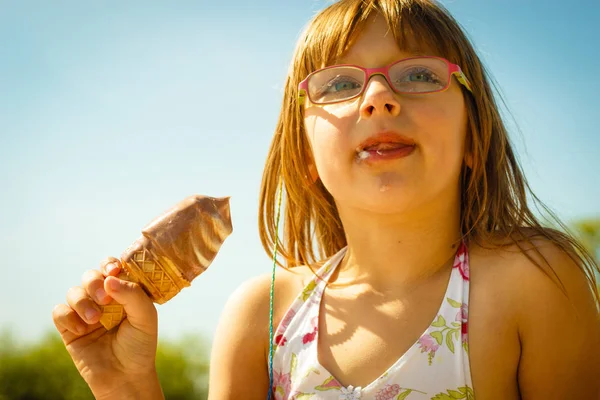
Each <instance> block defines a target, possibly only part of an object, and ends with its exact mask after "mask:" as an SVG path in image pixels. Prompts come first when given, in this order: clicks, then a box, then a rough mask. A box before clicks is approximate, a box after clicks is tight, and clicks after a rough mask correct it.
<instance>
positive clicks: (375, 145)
mask: <svg viewBox="0 0 600 400" xmlns="http://www.w3.org/2000/svg"><path fill="white" fill-rule="evenodd" d="M415 145H416V143H415V142H414V140H412V139H409V138H407V137H406V136H402V135H400V134H399V133H396V132H392V131H385V132H380V133H377V134H375V135H373V136H371V137H369V138H368V139H367V140H365V141H363V142H362V143H361V144H360V145H359V146H358V147H357V148H356V151H357V153H360V152H361V151H385V150H397V149H401V148H404V147H414V146H415Z"/></svg>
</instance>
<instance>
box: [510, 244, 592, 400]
mask: <svg viewBox="0 0 600 400" xmlns="http://www.w3.org/2000/svg"><path fill="white" fill-rule="evenodd" d="M537 243H538V244H540V243H539V242H537ZM540 251H541V252H542V254H543V255H544V256H545V257H546V259H547V260H548V261H549V263H550V265H551V266H552V268H553V269H554V270H555V271H556V273H557V275H558V277H559V278H560V280H561V281H562V283H563V284H564V286H565V290H566V296H565V294H564V293H563V291H561V289H560V288H559V286H557V284H556V283H554V282H552V281H551V280H550V278H549V277H547V276H546V275H545V274H544V273H543V272H542V271H541V270H540V269H539V268H538V267H536V266H535V265H533V264H531V262H530V261H525V262H524V264H526V265H523V272H522V275H521V276H520V277H519V278H520V279H519V282H518V283H516V284H517V285H518V286H519V287H520V289H521V290H520V293H521V295H520V297H521V302H522V307H520V310H519V312H518V316H519V335H520V339H521V347H522V350H521V359H520V362H519V372H518V380H519V389H520V392H521V396H522V399H523V400H541V399H598V398H600V376H599V375H598V373H599V371H600V318H599V315H598V311H597V308H596V305H595V302H594V298H593V294H592V290H591V289H590V288H589V286H588V283H587V280H586V279H585V277H584V275H583V273H582V272H581V271H580V270H579V268H578V267H577V266H576V265H575V264H574V262H573V261H572V260H571V259H570V258H569V257H568V256H567V255H566V254H564V253H563V252H561V251H559V249H557V248H556V247H555V246H553V245H550V244H548V243H542V244H541V247H540ZM530 254H531V255H532V256H534V254H533V253H530ZM534 257H536V259H537V260H538V261H539V262H540V263H542V265H543V260H542V259H541V258H539V256H534ZM548 271H549V270H548ZM549 272H550V275H551V276H552V272H551V271H549Z"/></svg>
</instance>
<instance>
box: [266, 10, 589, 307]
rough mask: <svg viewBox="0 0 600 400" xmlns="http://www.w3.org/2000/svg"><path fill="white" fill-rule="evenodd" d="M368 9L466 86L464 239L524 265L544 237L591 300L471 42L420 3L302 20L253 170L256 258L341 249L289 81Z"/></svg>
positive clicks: (339, 42) (443, 14)
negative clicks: (258, 173)
mask: <svg viewBox="0 0 600 400" xmlns="http://www.w3.org/2000/svg"><path fill="white" fill-rule="evenodd" d="M375 13H377V14H379V15H380V16H382V17H383V18H384V19H385V20H386V22H387V24H388V26H389V28H390V30H391V32H392V33H393V34H394V37H395V39H396V41H397V42H398V45H399V47H400V48H401V49H403V50H406V51H408V52H415V51H418V50H419V49H424V48H425V49H428V50H430V51H433V52H434V53H435V54H436V55H439V56H442V57H444V58H447V59H448V60H449V61H451V62H453V63H456V64H458V65H460V67H461V68H462V70H463V71H464V72H465V74H466V76H467V77H468V78H469V80H470V82H471V84H472V87H473V93H472V94H471V93H468V91H466V89H465V88H464V87H462V86H461V88H462V90H463V95H464V98H465V104H466V107H467V114H468V132H467V143H466V149H467V150H468V151H469V153H470V154H471V156H472V165H471V166H470V167H467V166H466V165H463V171H462V178H461V185H462V201H461V210H460V212H461V216H460V217H461V219H460V220H461V231H462V234H463V236H464V239H465V240H467V241H475V242H476V243H478V244H480V245H486V244H491V243H497V242H498V238H500V239H501V241H503V242H504V243H505V244H504V245H510V244H511V243H513V244H516V245H517V246H518V247H519V249H520V250H521V251H523V252H524V253H525V254H526V255H527V257H529V258H530V259H532V258H531V256H530V255H529V254H528V253H526V252H525V249H524V248H523V245H522V243H523V241H524V242H526V243H527V242H528V243H530V244H533V243H532V241H531V240H532V238H534V237H536V236H541V237H544V238H546V239H548V240H550V241H551V242H553V243H554V244H556V245H557V246H558V247H559V248H560V249H562V250H563V251H564V252H566V253H567V254H568V255H569V256H570V257H571V258H572V259H573V260H574V261H576V262H577V265H578V266H579V267H580V268H582V270H583V271H584V273H585V274H586V277H587V278H588V280H589V282H590V285H591V286H592V287H593V291H594V294H595V296H596V300H597V301H600V296H599V294H598V292H597V290H596V281H595V277H594V272H595V271H596V272H597V271H598V270H599V268H598V265H597V264H596V263H595V261H594V260H593V258H592V257H591V256H590V255H589V253H587V252H586V250H585V249H584V247H583V246H582V245H581V244H580V243H579V242H578V241H577V240H575V239H574V237H573V236H572V235H570V234H568V233H565V232H566V231H567V230H566V228H565V227H564V225H563V224H562V223H561V222H560V221H559V220H558V218H556V216H555V215H554V214H553V213H552V212H551V211H550V210H548V208H547V207H545V206H544V205H543V204H542V203H541V202H540V201H539V199H537V197H535V195H533V193H532V192H531V189H530V187H529V186H528V184H527V181H526V179H525V177H524V176H523V172H522V171H521V168H520V166H519V163H518V160H517V158H516V156H515V153H514V152H513V149H512V147H511V144H510V142H509V138H508V133H507V129H506V127H505V125H504V123H503V121H502V118H501V116H500V112H499V108H498V106H497V103H496V100H495V98H494V94H493V91H492V86H491V85H490V79H489V78H488V74H487V72H486V70H485V68H484V66H483V64H482V62H481V61H480V59H479V57H478V56H477V54H476V52H475V50H474V48H473V46H472V45H471V43H470V42H469V40H468V39H467V37H466V35H465V34H464V32H463V30H462V29H461V27H460V25H459V24H458V22H457V21H456V20H454V18H453V17H452V16H451V15H450V13H449V12H448V11H447V10H446V9H445V8H444V7H442V6H441V5H440V4H438V3H436V2H434V1H428V0H340V1H338V2H336V3H333V4H332V5H330V6H329V7H327V8H326V9H324V10H322V11H321V12H320V13H319V14H318V15H316V16H315V17H314V18H313V20H312V21H311V22H310V23H309V25H308V27H307V29H306V31H305V32H304V34H303V36H302V37H301V39H300V41H299V42H298V46H297V48H296V51H295V54H294V57H293V60H292V64H291V67H290V71H289V74H288V77H287V80H286V84H285V91H284V96H283V104H282V108H281V113H280V116H279V121H278V123H277V128H276V130H275V135H274V137H273V141H272V143H271V148H270V150H269V155H268V158H267V161H266V166H265V170H264V174H263V180H262V186H261V192H260V209H259V230H260V237H261V241H262V244H263V247H264V248H265V250H266V252H267V253H268V254H269V255H270V256H271V257H272V256H273V248H274V244H275V241H277V249H278V251H277V252H278V257H279V258H280V259H283V261H284V264H285V265H284V264H282V263H280V262H278V264H279V265H281V266H284V267H288V268H289V267H294V266H298V265H309V266H310V265H314V264H315V262H317V261H318V260H323V259H325V258H327V257H330V256H332V255H333V254H335V253H336V252H337V251H339V250H340V249H341V248H342V247H344V246H345V245H346V239H345V236H344V231H343V228H342V223H341V221H340V217H339V215H338V212H337V209H336V206H335V203H334V201H333V198H332V197H331V195H330V194H329V192H328V191H327V189H326V188H325V187H324V186H323V185H322V183H321V182H320V180H318V181H317V182H315V183H312V182H311V180H310V178H309V177H310V171H309V169H308V165H310V163H311V162H312V159H311V150H310V144H309V143H308V141H307V138H306V135H305V132H304V126H303V108H302V107H300V106H299V104H298V84H299V83H300V82H301V81H302V80H303V79H304V78H305V77H306V76H307V75H308V74H309V73H311V72H313V71H315V70H316V69H319V68H321V67H323V66H325V65H331V64H332V63H334V62H335V60H337V59H339V58H341V57H342V56H343V55H344V53H345V52H346V50H347V49H348V48H349V46H351V45H352V42H353V40H355V39H356V37H357V36H358V34H360V32H361V31H362V29H363V28H364V26H365V22H366V20H367V19H368V18H369V17H370V16H371V15H373V14H375ZM280 179H281V183H282V186H283V191H284V202H283V204H284V206H283V209H282V218H283V232H282V233H283V240H281V239H280V235H279V232H277V231H276V224H275V217H276V212H277V209H276V208H277V202H276V196H277V191H278V187H279V185H278V184H279V182H280V181H279V180H280ZM527 193H529V194H531V195H532V198H533V199H534V201H535V202H536V203H537V204H538V205H539V206H540V207H541V208H542V209H543V210H545V211H547V213H548V215H549V216H550V218H552V219H553V220H554V221H555V223H556V224H558V225H559V226H560V227H562V228H563V230H564V231H565V232H561V231H559V230H557V229H551V228H548V227H544V226H543V225H542V224H541V222H540V221H539V219H538V218H537V217H536V216H535V214H534V213H533V212H532V210H531V209H530V208H529V206H528V204H527ZM506 243H508V244H506ZM533 247H534V249H535V251H536V252H537V254H538V255H540V256H541V253H540V252H539V250H537V248H535V246H533ZM542 259H543V256H542ZM532 261H533V259H532ZM544 261H545V263H546V264H547V265H548V266H549V264H548V262H547V260H545V259H544ZM534 262H535V261H534ZM536 264H537V265H538V266H540V265H539V263H537V262H536ZM540 267H541V266H540Z"/></svg>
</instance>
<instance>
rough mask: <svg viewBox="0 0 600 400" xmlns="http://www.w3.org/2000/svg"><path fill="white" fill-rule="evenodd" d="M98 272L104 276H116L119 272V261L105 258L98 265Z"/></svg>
mask: <svg viewBox="0 0 600 400" xmlns="http://www.w3.org/2000/svg"><path fill="white" fill-rule="evenodd" d="M100 271H102V273H103V274H104V276H117V275H118V274H119V272H121V261H120V260H119V259H118V258H115V257H107V258H105V259H104V260H103V261H102V262H101V263H100Z"/></svg>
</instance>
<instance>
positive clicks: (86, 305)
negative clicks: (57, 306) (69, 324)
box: [67, 286, 100, 324]
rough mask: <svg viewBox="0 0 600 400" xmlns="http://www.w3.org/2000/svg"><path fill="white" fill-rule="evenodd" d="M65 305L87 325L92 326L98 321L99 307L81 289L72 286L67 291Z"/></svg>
mask: <svg viewBox="0 0 600 400" xmlns="http://www.w3.org/2000/svg"><path fill="white" fill-rule="evenodd" d="M67 304H68V305H69V306H70V307H71V308H72V309H73V310H74V311H75V312H76V313H77V315H79V317H80V318H81V319H82V320H83V321H84V322H86V323H87V324H94V323H96V322H98V321H99V320H100V307H98V305H97V304H96V303H95V302H94V301H93V300H92V299H91V297H90V296H89V295H88V294H87V292H86V291H85V290H84V289H83V288H82V287H79V286H74V287H72V288H70V289H69V290H68V291H67Z"/></svg>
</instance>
